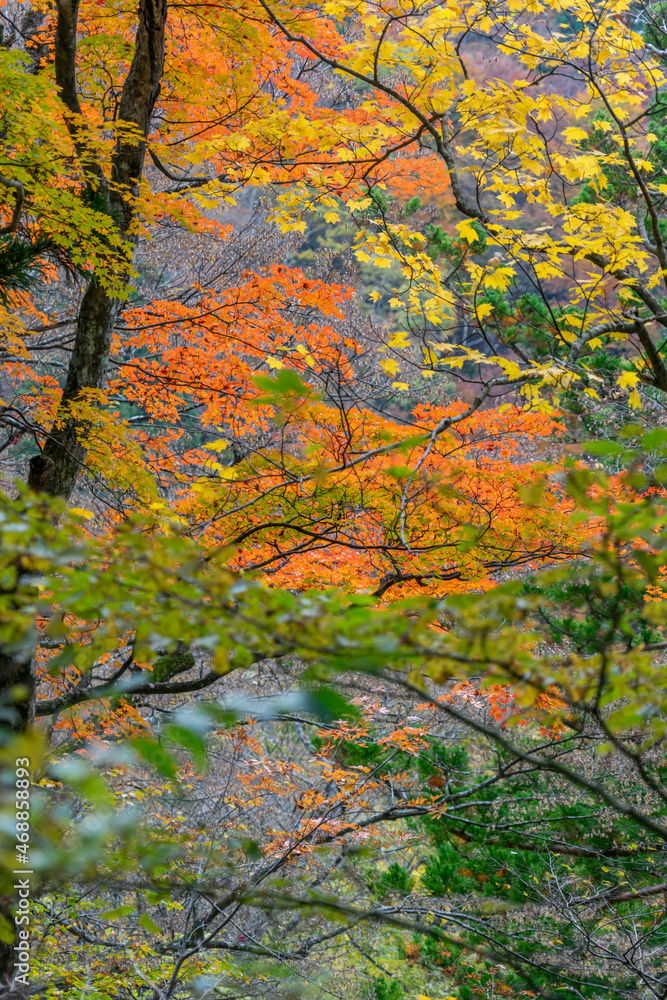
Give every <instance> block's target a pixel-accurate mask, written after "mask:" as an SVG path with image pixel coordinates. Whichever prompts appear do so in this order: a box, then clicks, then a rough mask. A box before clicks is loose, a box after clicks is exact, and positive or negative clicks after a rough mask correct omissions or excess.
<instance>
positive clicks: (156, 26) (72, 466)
mask: <svg viewBox="0 0 667 1000" xmlns="http://www.w3.org/2000/svg"><path fill="white" fill-rule="evenodd" d="M77 16H78V0H58V22H57V28H56V51H55V70H56V83H57V84H58V86H59V87H60V95H61V98H62V100H63V103H64V104H65V106H66V107H67V111H68V113H69V114H68V127H69V129H70V133H71V135H72V138H73V139H74V142H75V144H76V146H77V150H78V153H79V156H80V158H81V159H82V161H83V162H84V164H85V165H86V167H87V169H89V170H90V171H91V172H92V174H93V177H94V183H95V185H96V186H97V188H98V190H99V191H100V192H101V193H102V194H103V195H104V199H105V202H106V209H107V211H108V213H109V215H110V216H111V217H112V218H113V219H116V220H117V225H118V231H119V233H120V235H121V236H122V237H124V238H126V239H127V237H128V232H129V229H130V226H131V223H132V220H133V212H134V210H133V205H132V196H133V195H136V194H137V192H138V189H139V183H140V181H141V178H142V175H143V169H144V159H145V156H146V138H147V136H148V130H149V128H150V121H151V115H152V113H153V108H154V107H155V102H156V100H157V98H158V95H159V93H160V82H161V80H162V72H163V68H164V45H165V25H166V20H167V4H166V0H140V4H139V23H138V25H137V34H136V38H135V45H134V57H133V59H132V64H131V66H130V69H129V71H128V74H127V78H126V80H125V83H124V85H123V91H122V94H121V99H120V105H119V113H118V119H119V122H122V123H126V124H128V125H131V126H134V131H135V133H136V138H135V137H134V136H133V137H132V138H128V137H127V133H124V135H123V137H122V138H119V140H118V142H117V145H116V149H115V151H114V153H113V157H112V162H111V182H110V183H109V184H107V183H106V182H105V179H104V175H103V172H102V170H101V169H100V167H99V165H98V164H94V163H90V162H88V161H89V154H88V152H87V149H86V137H85V131H84V127H83V126H82V124H81V121H80V119H79V115H80V113H81V106H80V104H79V98H78V93H77V86H76V25H77ZM128 196H129V197H128ZM118 308H119V301H118V299H117V298H114V297H113V296H112V295H110V294H109V292H108V291H107V290H106V289H105V288H103V287H102V285H101V284H100V283H99V282H97V281H96V280H95V278H94V277H93V279H92V280H91V282H90V284H89V285H88V288H87V289H86V292H85V294H84V297H83V301H82V303H81V309H80V311H79V316H78V322H77V328H76V337H75V341H74V350H73V351H72V357H71V360H70V364H69V369H68V372H67V379H66V382H65V389H64V391H63V396H62V401H61V408H62V411H65V413H67V411H68V407H69V404H70V403H72V402H74V401H75V400H76V399H77V398H79V396H80V395H81V393H82V392H83V391H84V390H86V389H101V388H103V387H104V382H105V378H106V371H107V364H108V361H109V349H110V346H111V337H112V334H113V328H114V323H115V320H116V316H117V313H118ZM42 455H43V457H44V458H45V459H49V460H50V461H51V462H53V468H52V469H51V472H50V476H49V477H48V478H46V479H42V481H41V482H38V481H36V480H35V479H34V478H33V476H32V474H31V476H30V477H29V480H28V482H29V485H30V486H33V487H35V488H40V489H41V490H42V492H46V493H50V494H52V495H53V496H61V497H65V498H67V497H69V495H70V494H71V492H72V490H73V489H74V487H75V485H76V481H77V479H78V477H79V473H80V471H81V468H82V466H83V463H84V461H85V455H86V428H85V425H82V424H81V423H80V422H79V421H77V420H76V419H75V418H73V417H70V416H66V418H65V421H64V422H63V423H62V426H54V427H53V428H52V430H51V433H50V435H49V437H48V439H47V442H46V444H45V446H44V450H43V452H42Z"/></svg>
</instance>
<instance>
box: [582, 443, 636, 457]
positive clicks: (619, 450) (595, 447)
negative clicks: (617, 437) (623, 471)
mask: <svg viewBox="0 0 667 1000" xmlns="http://www.w3.org/2000/svg"><path fill="white" fill-rule="evenodd" d="M584 448H585V450H586V451H587V452H589V454H591V455H622V454H624V453H625V452H626V451H627V449H626V448H624V447H623V445H622V444H617V443H616V442H615V441H587V442H586V444H585V445H584Z"/></svg>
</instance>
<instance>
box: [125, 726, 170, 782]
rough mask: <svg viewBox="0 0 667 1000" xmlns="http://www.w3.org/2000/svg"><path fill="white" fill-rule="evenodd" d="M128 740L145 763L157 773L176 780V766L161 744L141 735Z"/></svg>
mask: <svg viewBox="0 0 667 1000" xmlns="http://www.w3.org/2000/svg"><path fill="white" fill-rule="evenodd" d="M130 742H131V744H132V746H133V747H134V749H135V750H136V751H137V753H138V754H139V755H140V756H141V757H142V758H143V759H144V760H145V761H146V763H148V764H150V765H151V767H154V768H155V770H156V771H157V772H158V774H161V775H162V776H163V777H164V778H169V780H170V781H175V780H176V766H175V764H174V761H173V760H172V758H171V756H170V755H169V754H168V753H167V751H166V750H165V749H164V747H163V746H161V745H160V744H159V743H157V742H156V741H155V740H149V739H146V738H145V737H143V736H137V737H135V738H134V739H133V740H131V741H130Z"/></svg>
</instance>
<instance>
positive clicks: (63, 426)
mask: <svg viewBox="0 0 667 1000" xmlns="http://www.w3.org/2000/svg"><path fill="white" fill-rule="evenodd" d="M78 8H79V0H57V11H58V19H57V24H56V34H55V74H56V83H57V84H58V87H59V88H60V97H61V100H62V101H63V104H64V105H65V108H66V112H65V113H66V118H67V125H68V128H69V131H70V135H71V136H72V139H73V141H74V144H75V146H76V149H77V153H78V155H79V157H80V158H81V160H82V162H85V164H86V167H87V169H88V170H89V171H91V172H92V174H93V176H94V178H95V187H96V189H97V190H98V191H101V192H102V193H103V194H104V197H105V200H106V206H107V211H108V212H109V214H110V215H111V217H112V218H114V219H116V220H117V225H118V230H119V233H120V235H121V236H122V237H124V238H125V239H127V236H128V233H129V231H130V226H131V223H132V221H133V212H134V209H133V196H135V195H136V194H137V193H138V190H139V184H140V182H141V178H142V174H143V167H144V158H145V155H146V139H147V137H148V131H149V128H150V121H151V115H152V112H153V108H154V106H155V102H156V100H157V97H158V94H159V92H160V81H161V79H162V73H163V67H164V47H165V26H166V20H167V3H166V0H140V2H139V11H138V24H137V33H136V37H135V46H134V55H133V58H132V63H131V65H130V69H129V71H128V74H127V78H126V80H125V83H124V85H123V91H122V95H121V100H120V104H119V114H118V117H119V120H120V121H121V122H127V123H128V124H130V125H132V126H134V131H135V134H136V133H138V135H137V138H136V139H135V138H134V137H133V138H132V139H131V140H129V139H128V138H125V139H119V140H118V142H117V144H116V149H115V150H114V153H113V157H112V162H111V181H110V182H109V183H107V182H106V180H105V174H104V171H103V170H102V167H101V165H100V164H95V163H94V162H92V160H91V155H90V152H89V149H88V147H87V143H86V135H85V124H84V123H83V122H82V119H81V117H80V115H81V106H80V103H79V98H78V92H77V85H76V45H77V21H78ZM126 134H127V133H126ZM128 196H129V197H128ZM118 309H119V300H118V299H116V298H113V296H111V295H110V294H109V293H108V292H107V291H106V290H105V288H104V287H103V286H102V284H101V283H100V282H98V281H96V279H95V278H94V277H93V278H92V280H91V281H90V284H89V285H88V287H87V289H86V292H85V294H84V296H83V300H82V302H81V309H80V311H79V316H78V322H77V328H76V335H75V341H74V350H73V352H72V357H71V360H70V364H69V368H68V372H67V378H66V381H65V387H64V390H63V395H62V399H61V404H60V414H59V418H58V420H57V421H56V423H55V424H54V426H53V428H52V429H51V432H50V434H49V436H48V438H47V441H46V444H45V446H44V449H43V451H42V453H41V454H40V455H36V456H34V457H33V458H32V459H31V461H30V472H29V476H28V484H29V486H31V487H32V488H33V489H35V490H37V491H39V492H42V493H49V494H51V495H52V496H60V497H64V498H66V499H67V498H68V497H69V496H70V494H71V493H72V490H73V489H74V487H75V486H76V482H77V479H78V477H79V474H80V472H81V469H82V467H83V464H84V462H85V456H86V426H85V423H82V422H81V421H78V420H77V419H76V417H74V416H73V415H72V414H71V411H70V404H71V403H73V402H74V401H75V400H77V399H78V398H79V397H80V395H81V393H82V391H84V390H86V389H103V388H104V384H105V379H106V371H107V365H108V362H109V351H110V347H111V338H112V335H113V328H114V323H115V320H116V316H117V314H118ZM0 709H1V710H2V712H3V715H2V717H1V718H0V726H1V727H2V728H3V729H4V730H5V732H8V731H9V733H10V734H11V733H12V732H13V733H20V732H26V731H27V730H28V729H29V728H30V726H31V725H32V723H33V720H34V714H35V676H34V657H33V656H30V657H29V658H26V654H22V655H21V656H17V655H16V654H14V653H12V652H11V651H10V650H3V649H2V647H0ZM15 902H16V901H15V900H14V899H13V898H11V897H8V896H7V895H4V894H3V895H0V915H1V916H2V917H4V918H5V920H6V921H7V922H8V923H9V925H10V927H12V928H14V929H15V924H14V916H13V911H12V906H13V904H14V903H15ZM14 963H15V952H14V947H13V944H8V943H6V942H3V941H0V997H9V996H20V995H21V993H20V990H17V989H14V988H13V984H14V973H15V968H14Z"/></svg>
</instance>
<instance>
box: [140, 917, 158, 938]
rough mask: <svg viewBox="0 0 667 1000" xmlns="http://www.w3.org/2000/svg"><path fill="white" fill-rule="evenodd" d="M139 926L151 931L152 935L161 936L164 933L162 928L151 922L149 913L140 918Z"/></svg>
mask: <svg viewBox="0 0 667 1000" xmlns="http://www.w3.org/2000/svg"><path fill="white" fill-rule="evenodd" d="M139 926H140V927H143V929H144V930H145V931H149V932H150V933H151V934H161V933H162V931H161V930H160V928H159V927H158V926H157V924H156V923H154V922H153V921H152V920H151V918H150V917H149V916H148V914H147V913H142V914H141V916H140V917H139Z"/></svg>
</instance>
